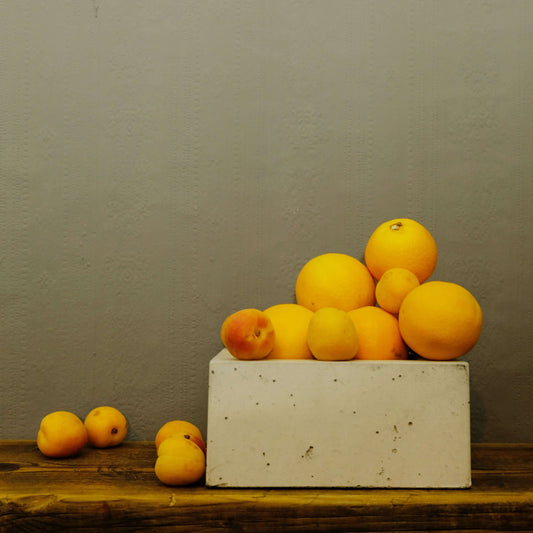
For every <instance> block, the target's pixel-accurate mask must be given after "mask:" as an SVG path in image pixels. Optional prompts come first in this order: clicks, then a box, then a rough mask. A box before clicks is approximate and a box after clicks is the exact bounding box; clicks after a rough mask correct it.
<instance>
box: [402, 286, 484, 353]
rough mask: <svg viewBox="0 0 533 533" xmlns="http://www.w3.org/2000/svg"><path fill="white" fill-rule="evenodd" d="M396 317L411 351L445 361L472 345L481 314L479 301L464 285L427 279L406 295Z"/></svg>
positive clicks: (478, 332) (477, 331)
mask: <svg viewBox="0 0 533 533" xmlns="http://www.w3.org/2000/svg"><path fill="white" fill-rule="evenodd" d="M398 320H399V323H400V331H401V334H402V337H403V339H404V340H405V342H406V344H407V345H408V346H409V348H411V350H413V351H414V352H416V353H417V354H418V355H420V356H421V357H424V358H426V359H432V360H437V361H446V360H451V359H457V358H458V357H461V356H462V355H464V354H465V353H467V352H468V351H470V350H471V349H472V348H473V347H474V346H475V344H476V343H477V341H478V339H479V336H480V335H481V327H482V323H483V316H482V312H481V307H480V306H479V303H478V302H477V300H476V299H475V298H474V296H473V295H472V294H471V293H470V292H469V291H468V290H467V289H465V288H464V287H462V286H460V285H457V284H456V283H450V282H446V281H428V282H427V283H423V284H422V285H420V286H419V287H417V288H416V289H413V290H412V291H411V292H410V293H409V294H408V295H407V296H406V297H405V299H404V301H403V302H402V306H401V307H400V313H399V315H398Z"/></svg>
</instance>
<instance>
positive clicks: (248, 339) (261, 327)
mask: <svg viewBox="0 0 533 533" xmlns="http://www.w3.org/2000/svg"><path fill="white" fill-rule="evenodd" d="M220 337H221V339H222V343H223V344H224V346H225V347H226V348H227V350H228V352H229V353H230V354H231V355H233V357H235V358H237V359H242V360H254V359H264V358H265V357H267V355H268V354H269V353H270V352H271V351H272V350H273V348H274V343H275V339H276V334H275V331H274V325H273V324H272V321H271V320H270V318H269V316H268V315H267V314H266V313H264V312H263V311H261V310H259V309H253V308H250V309H241V310H240V311H237V312H235V313H232V314H231V315H229V316H228V317H227V318H226V319H225V320H224V322H223V323H222V328H221V330H220Z"/></svg>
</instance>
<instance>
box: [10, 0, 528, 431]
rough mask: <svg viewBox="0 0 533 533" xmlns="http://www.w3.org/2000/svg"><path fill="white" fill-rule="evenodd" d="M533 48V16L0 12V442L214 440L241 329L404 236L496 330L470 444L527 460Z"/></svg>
mask: <svg viewBox="0 0 533 533" xmlns="http://www.w3.org/2000/svg"><path fill="white" fill-rule="evenodd" d="M532 28H533V2H530V1H528V0H524V1H514V0H512V1H510V0H502V1H470V2H464V1H462V0H461V1H453V0H450V1H446V2H441V1H437V0H436V1H406V0H403V1H402V0H400V1H397V0H382V1H364V0H363V1H355V0H354V1H318V0H311V1H297V0H264V1H263V0H258V1H243V0H233V1H218V0H212V1H205V0H200V1H197V0H194V1H170V0H162V1H156V2H152V1H145V2H141V1H132V0H116V1H105V0H93V1H89V0H87V1H83V2H82V1H67V0H65V1H54V0H52V1H46V2H44V1H42V2H37V1H27V0H19V1H17V2H9V1H4V2H1V3H0V50H1V52H2V60H1V61H2V63H1V65H2V84H1V97H0V110H1V111H0V112H1V120H0V149H1V159H0V162H1V166H0V172H1V175H0V178H1V181H0V184H1V191H0V193H1V195H0V279H1V285H0V291H1V292H0V363H1V369H0V372H1V374H0V402H1V403H0V405H1V414H0V438H34V437H35V435H36V431H37V428H38V425H39V421H40V419H41V418H42V416H44V415H45V414H46V413H48V412H50V411H52V410H57V409H66V410H71V411H74V412H76V413H77V414H79V415H80V416H82V417H84V416H85V415H86V414H87V413H88V412H89V410H90V409H92V408H93V407H95V406H97V405H103V404H111V405H114V406H115V407H118V408H119V409H121V410H123V412H124V413H125V414H126V416H127V417H128V419H129V423H130V432H129V434H128V438H129V439H147V440H149V439H153V438H154V436H155V432H156V431H157V429H158V428H159V427H160V426H161V425H162V424H163V423H164V422H166V421H168V420H170V419H173V418H185V419H188V420H190V421H192V422H195V423H197V424H198V425H199V426H200V427H201V429H202V430H204V431H205V427H206V411H207V379H208V373H207V368H208V362H209V360H210V359H211V358H212V357H213V356H214V355H215V354H216V353H217V352H218V350H219V349H220V348H221V342H220V339H219V330H220V325H221V323H222V320H223V319H224V318H225V317H226V315H228V314H229V313H230V312H233V311H235V310H237V309H240V308H243V307H259V308H265V307H268V306H270V305H273V304H275V303H282V302H289V301H294V282H295V280H296V275H297V273H298V271H299V269H300V268H301V266H302V265H303V264H304V263H305V261H307V260H308V259H310V258H311V257H313V256H315V255H318V254H320V253H324V252H328V251H338V252H344V253H349V254H352V255H354V256H356V257H358V258H362V256H363V252H364V247H365V244H366V241H367V239H368V237H369V236H370V233H371V232H372V231H373V229H374V228H375V227H376V226H377V225H378V224H380V223H381V222H384V221H386V220H389V219H391V218H394V217H398V216H407V217H411V218H415V219H417V220H419V221H420V222H422V223H423V224H424V225H425V226H426V227H427V228H428V229H429V230H430V231H431V232H432V233H433V235H434V237H435V239H436V241H437V244H438V247H439V252H440V256H439V263H438V266H437V270H436V272H435V274H434V276H433V277H432V279H441V280H446V281H454V282H457V283H460V284H462V285H464V286H465V287H467V288H468V289H469V290H471V291H472V292H473V293H474V294H475V296H476V297H477V298H478V300H479V302H480V304H481V306H482V308H483V310H484V317H485V325H484V330H483V333H482V337H481V339H480V342H479V344H478V345H477V346H476V348H475V349H474V350H473V351H472V352H470V353H469V354H468V355H467V356H465V357H464V358H463V359H464V360H466V361H468V362H469V363H470V365H471V366H470V371H471V379H472V390H471V394H472V438H473V440H474V441H531V440H532V438H533V422H532V419H531V412H532V411H533V405H532V385H531V384H532V374H533V364H532V360H533V358H532V352H531V346H532V344H533V336H532V325H533V324H532V306H531V302H532V300H533V294H532V278H531V273H532V271H533V261H532V259H533V255H532V248H531V244H530V242H531V222H532V219H533V217H532V207H531V205H532V199H533V190H532V171H533V151H532V150H531V142H532V138H533V137H532V134H533V68H532V66H533V64H532V60H533V29H532ZM228 393H230V392H228ZM430 408H431V406H430V405H428V409H430ZM436 416H438V413H436Z"/></svg>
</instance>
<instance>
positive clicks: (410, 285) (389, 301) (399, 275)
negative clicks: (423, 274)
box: [376, 267, 420, 315]
mask: <svg viewBox="0 0 533 533" xmlns="http://www.w3.org/2000/svg"><path fill="white" fill-rule="evenodd" d="M419 285H420V282H419V281H418V278H417V277H416V276H415V275H414V274H413V273H412V272H411V271H410V270H407V269H406V268H401V267H395V268H389V270H386V271H385V272H384V273H383V276H381V278H380V280H379V281H378V282H377V284H376V301H377V303H378V305H379V306H380V307H381V308H382V309H384V310H385V311H388V312H389V313H392V314H393V315H397V314H398V312H399V311H400V305H401V304H402V302H403V299H404V298H405V297H406V296H407V294H408V293H409V292H410V291H412V290H413V289H414V288H415V287H418V286H419Z"/></svg>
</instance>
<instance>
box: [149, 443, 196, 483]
mask: <svg viewBox="0 0 533 533" xmlns="http://www.w3.org/2000/svg"><path fill="white" fill-rule="evenodd" d="M205 468H206V465H205V454H204V452H203V451H202V450H201V449H200V447H199V446H198V445H196V444H195V443H194V442H193V441H192V440H191V439H187V438H184V437H183V436H181V435H174V436H172V437H168V438H166V439H165V440H164V441H163V442H162V443H161V445H160V446H159V448H158V450H157V459H156V462H155V474H156V476H157V478H158V479H159V481H161V482H162V483H164V484H165V485H191V484H192V483H196V482H197V481H199V480H200V479H201V478H202V476H203V475H204V473H205Z"/></svg>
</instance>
